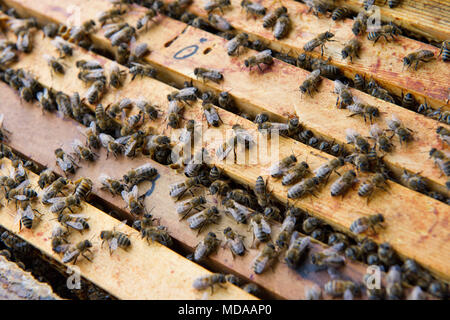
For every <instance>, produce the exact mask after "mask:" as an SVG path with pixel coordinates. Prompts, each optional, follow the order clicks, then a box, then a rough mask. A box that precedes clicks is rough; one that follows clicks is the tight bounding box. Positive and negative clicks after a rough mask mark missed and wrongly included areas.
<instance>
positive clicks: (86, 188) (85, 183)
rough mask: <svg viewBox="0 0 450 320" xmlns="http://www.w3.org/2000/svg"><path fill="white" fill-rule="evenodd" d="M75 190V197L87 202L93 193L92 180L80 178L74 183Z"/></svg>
mask: <svg viewBox="0 0 450 320" xmlns="http://www.w3.org/2000/svg"><path fill="white" fill-rule="evenodd" d="M74 184H75V190H74V192H73V194H74V196H75V197H77V198H80V199H81V200H86V199H87V197H88V196H89V194H90V193H91V191H92V185H93V183H92V180H91V179H89V178H80V179H78V180H76V181H74Z"/></svg>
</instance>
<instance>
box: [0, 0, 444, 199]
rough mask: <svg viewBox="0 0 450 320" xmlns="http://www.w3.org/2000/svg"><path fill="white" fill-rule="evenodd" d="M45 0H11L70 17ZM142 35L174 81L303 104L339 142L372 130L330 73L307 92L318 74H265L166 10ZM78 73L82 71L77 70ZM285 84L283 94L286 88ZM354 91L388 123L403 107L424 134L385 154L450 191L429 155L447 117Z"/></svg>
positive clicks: (281, 105) (278, 65)
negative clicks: (345, 102) (211, 71)
mask: <svg viewBox="0 0 450 320" xmlns="http://www.w3.org/2000/svg"><path fill="white" fill-rule="evenodd" d="M45 1H48V0H45ZM45 1H44V2H42V4H43V5H42V6H41V5H39V6H36V5H35V3H34V2H29V1H28V0H22V1H20V3H21V4H19V3H18V2H14V1H10V2H8V4H10V5H13V4H14V5H15V8H16V9H17V10H18V11H23V13H28V14H31V15H33V16H35V17H37V18H38V19H41V21H49V20H50V21H57V22H64V21H65V19H66V18H67V17H64V13H65V11H64V9H63V8H62V7H63V3H60V4H59V5H60V6H61V7H59V6H54V5H51V6H50V5H49V6H46V5H44V4H45ZM99 2H101V1H99ZM80 3H81V2H80ZM24 5H26V10H25V9H24V7H22V6H24ZM106 5H109V3H105V6H106ZM139 12H141V13H139ZM97 13H98V12H97V11H95V12H94V11H92V12H91V11H87V10H86V12H84V15H83V17H84V18H85V19H86V20H87V19H89V18H94V19H95V18H96V15H97ZM141 14H142V10H141V9H138V8H136V11H132V12H130V13H129V14H128V16H127V21H128V22H130V23H132V24H135V23H136V20H137V19H138V17H139V16H140V15H141ZM101 33H102V32H101V31H100V32H99V33H97V34H96V35H95V36H93V38H94V39H95V41H96V42H97V44H101V45H102V46H104V47H110V43H109V41H108V40H107V39H106V38H104V37H103V35H101ZM175 38H176V41H174V42H172V43H171V45H170V46H169V47H166V44H167V43H168V42H169V40H172V39H175ZM168 39H169V40H168ZM139 41H140V42H146V43H148V44H149V47H150V48H151V49H152V50H153V52H152V53H151V54H150V55H149V56H148V57H146V60H147V61H148V62H149V63H151V64H153V65H155V66H156V67H157V68H159V69H160V71H161V75H162V76H163V77H165V78H167V80H168V81H174V82H177V83H179V84H181V83H182V82H183V81H185V80H193V81H194V83H195V85H196V86H198V87H199V88H200V89H202V90H206V89H207V90H213V91H216V92H217V91H229V92H230V94H231V95H232V96H233V97H234V98H235V101H236V103H237V105H238V106H239V108H240V109H241V110H243V111H244V112H248V113H250V114H256V113H259V112H266V113H268V114H269V115H270V116H271V118H272V119H273V121H287V118H288V116H289V115H290V114H293V113H294V112H296V113H297V115H298V116H299V118H300V120H301V121H302V123H303V125H304V126H305V127H307V128H308V129H311V130H312V131H313V132H314V133H317V134H319V135H320V136H322V137H324V138H327V139H328V140H333V139H335V141H336V142H338V143H344V144H345V142H346V139H345V130H346V129H347V128H354V129H355V130H356V131H358V132H359V133H360V134H362V135H363V136H368V135H369V133H368V131H369V125H368V123H364V121H363V120H362V119H361V118H360V117H352V118H350V117H348V115H349V114H350V113H349V112H348V111H347V110H343V109H337V108H336V107H335V103H336V96H335V95H334V94H330V92H331V91H333V88H334V84H333V82H332V81H330V80H327V79H323V81H322V84H321V85H320V92H319V93H317V94H316V95H315V96H314V97H313V98H311V97H308V96H306V95H305V96H304V97H301V95H300V92H299V91H298V86H299V84H301V83H302V82H303V81H304V80H305V79H306V77H307V76H308V75H309V74H310V73H309V72H307V71H304V70H302V69H299V68H296V67H294V66H291V65H288V64H286V63H283V62H281V61H275V62H274V64H273V65H272V66H271V68H270V69H267V70H266V71H265V72H264V74H261V73H259V72H258V71H257V70H253V71H252V72H248V71H247V70H245V71H244V69H245V68H244V66H243V61H244V59H245V58H246V57H248V56H249V55H252V54H254V53H255V52H254V51H251V50H248V51H249V52H247V53H246V54H244V55H242V56H241V57H237V58H236V57H229V56H228V55H227V54H226V52H225V50H224V49H223V47H224V46H225V43H226V41H225V40H224V39H222V38H219V37H217V36H215V35H212V34H210V33H207V32H204V31H202V30H199V29H194V28H191V27H188V28H186V25H185V24H183V23H180V22H178V21H175V20H172V19H169V18H166V17H159V18H158V23H157V24H155V25H154V26H152V27H151V28H150V29H149V31H148V32H146V33H144V34H141V35H140V36H139ZM189 46H197V47H198V50H197V51H196V54H193V55H191V56H189V57H187V58H186V59H174V58H173V57H174V56H175V55H176V54H177V52H179V51H181V50H184V48H186V47H189ZM208 48H212V51H210V52H209V53H208V54H207V55H205V54H203V52H205V50H206V49H208ZM35 50H36V51H39V50H40V49H39V45H36V48H35ZM42 50H43V51H41V53H44V52H45V49H42ZM33 54H35V53H33ZM29 59H33V58H27V57H26V56H25V57H23V59H21V61H19V63H18V64H17V66H21V65H24V64H27V63H28V62H27V61H29ZM32 64H33V65H32V66H31V68H32V70H34V69H40V68H43V67H44V66H45V65H46V62H45V61H44V60H43V59H40V60H38V61H33V63H32ZM196 66H202V67H209V68H215V69H219V70H221V71H222V73H223V74H224V81H223V82H222V83H220V84H216V83H212V82H207V83H205V84H203V83H202V82H201V81H197V80H196V79H195V76H194V74H193V69H194V68H195V67H196ZM69 72H71V71H69ZM72 74H75V71H73V72H72V73H71V75H72ZM280 74H283V75H284V77H282V78H280V77H279V75H280ZM47 76H49V74H48V75H47ZM274 84H276V85H274ZM432 87H433V86H432ZM61 90H64V89H61ZM281 91H282V92H283V93H282V94H280V92H281ZM352 92H353V94H354V95H355V96H357V97H359V98H360V99H361V100H362V101H365V102H367V103H369V104H372V105H376V106H377V107H378V108H379V110H380V112H381V119H380V120H379V123H380V126H381V127H385V126H386V124H385V123H384V122H385V120H388V119H389V118H390V117H391V115H392V114H396V115H397V117H398V118H399V119H400V120H401V121H402V122H403V123H404V124H405V125H406V126H407V127H408V128H410V129H411V130H413V131H414V135H415V139H416V140H415V141H413V142H411V143H409V144H407V145H404V146H400V145H399V143H398V140H397V138H395V139H396V140H394V141H395V144H396V148H395V150H394V151H393V152H391V153H389V154H386V155H385V157H384V161H385V162H386V164H387V165H388V166H389V167H390V169H391V170H393V171H394V172H395V173H396V174H397V175H398V176H399V175H400V174H401V173H402V172H403V169H406V170H407V171H409V172H413V173H417V172H421V175H422V176H424V177H425V178H427V179H428V180H429V182H430V184H431V186H432V188H434V189H436V190H438V191H439V192H441V193H444V194H446V195H447V196H449V195H450V192H449V190H447V188H446V187H445V183H446V181H447V179H446V177H445V176H443V175H442V174H441V172H440V170H439V169H438V168H437V167H436V166H435V165H434V162H433V161H432V160H430V159H429V158H428V152H429V150H430V149H431V148H432V147H435V148H438V149H442V148H443V147H444V146H443V145H442V142H441V141H440V139H439V138H438V137H437V135H436V133H435V131H436V128H437V127H438V126H439V125H441V124H440V123H438V122H437V121H435V120H432V119H428V118H426V117H424V116H422V115H420V114H417V113H414V112H411V111H408V110H406V109H403V108H398V107H397V106H395V105H393V104H390V103H387V102H384V101H380V100H379V99H376V98H374V97H372V96H369V95H367V94H364V93H361V92H357V91H356V90H353V91H352ZM331 133H332V134H331Z"/></svg>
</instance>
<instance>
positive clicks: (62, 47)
mask: <svg viewBox="0 0 450 320" xmlns="http://www.w3.org/2000/svg"><path fill="white" fill-rule="evenodd" d="M51 43H52V44H53V45H54V46H55V48H56V50H58V52H59V57H60V58H64V57H66V56H70V57H71V56H72V54H73V48H72V46H71V45H70V44H69V43H67V42H66V41H65V40H64V39H63V38H61V37H59V36H58V37H55V39H53V40H52V41H51Z"/></svg>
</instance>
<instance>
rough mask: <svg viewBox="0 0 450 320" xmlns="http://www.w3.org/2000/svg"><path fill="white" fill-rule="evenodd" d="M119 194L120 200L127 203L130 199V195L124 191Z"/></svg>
mask: <svg viewBox="0 0 450 320" xmlns="http://www.w3.org/2000/svg"><path fill="white" fill-rule="evenodd" d="M120 194H121V196H122V199H123V200H125V202H127V203H128V199H129V198H130V193H129V192H126V191H125V190H122V192H121V193H120Z"/></svg>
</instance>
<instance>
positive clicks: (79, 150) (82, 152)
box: [71, 139, 98, 161]
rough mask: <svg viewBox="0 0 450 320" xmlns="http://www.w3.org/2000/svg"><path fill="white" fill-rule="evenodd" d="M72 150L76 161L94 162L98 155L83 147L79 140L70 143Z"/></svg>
mask: <svg viewBox="0 0 450 320" xmlns="http://www.w3.org/2000/svg"><path fill="white" fill-rule="evenodd" d="M71 145H72V149H73V151H74V152H75V154H76V155H77V156H78V159H80V160H81V159H83V160H86V161H94V160H95V159H96V158H98V155H97V154H95V153H94V152H92V150H91V149H89V148H88V147H85V146H84V145H83V144H82V143H81V141H80V140H78V139H75V140H73V141H72V143H71Z"/></svg>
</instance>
